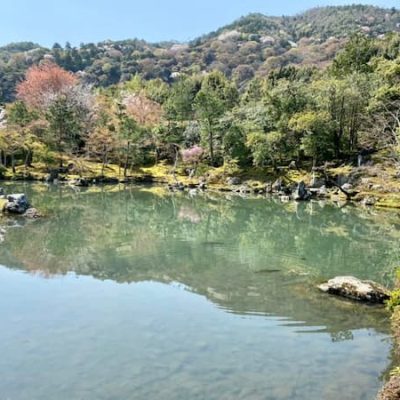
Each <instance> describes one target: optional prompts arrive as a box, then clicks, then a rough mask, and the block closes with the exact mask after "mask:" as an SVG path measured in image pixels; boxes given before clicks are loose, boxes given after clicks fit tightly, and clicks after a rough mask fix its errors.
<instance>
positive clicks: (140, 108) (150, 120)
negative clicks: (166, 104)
mask: <svg viewBox="0 0 400 400" xmlns="http://www.w3.org/2000/svg"><path fill="white" fill-rule="evenodd" d="M122 102H123V104H124V106H125V109H126V113H127V114H128V115H130V116H131V117H133V118H134V119H135V121H136V122H137V123H138V124H139V125H142V126H146V127H154V126H155V125H157V124H158V123H160V121H161V116H162V109H161V106H160V104H158V103H156V102H155V101H153V100H150V99H149V98H147V97H146V96H145V94H144V93H143V92H141V93H138V94H136V93H134V94H127V95H125V96H124V98H123V101H122Z"/></svg>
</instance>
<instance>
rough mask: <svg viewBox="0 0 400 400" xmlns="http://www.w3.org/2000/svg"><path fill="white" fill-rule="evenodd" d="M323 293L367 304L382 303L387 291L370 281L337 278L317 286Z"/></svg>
mask: <svg viewBox="0 0 400 400" xmlns="http://www.w3.org/2000/svg"><path fill="white" fill-rule="evenodd" d="M318 288H319V289H320V290H322V291H323V292H325V293H329V294H334V295H337V296H341V297H347V298H348V299H352V300H358V301H364V302H367V303H384V302H385V301H386V300H388V299H389V297H390V296H389V291H388V290H387V289H386V288H384V287H383V286H381V285H379V284H378V283H376V282H372V281H362V280H360V279H357V278H355V277H353V276H338V277H336V278H333V279H331V280H329V281H328V282H326V283H323V284H322V285H320V286H318Z"/></svg>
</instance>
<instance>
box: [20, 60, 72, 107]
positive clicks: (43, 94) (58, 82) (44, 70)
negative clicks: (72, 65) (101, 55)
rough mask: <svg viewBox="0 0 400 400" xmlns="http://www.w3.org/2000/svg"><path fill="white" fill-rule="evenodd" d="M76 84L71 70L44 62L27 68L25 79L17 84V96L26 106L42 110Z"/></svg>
mask: <svg viewBox="0 0 400 400" xmlns="http://www.w3.org/2000/svg"><path fill="white" fill-rule="evenodd" d="M77 84H78V79H77V78H76V77H75V76H74V75H73V74H72V73H71V72H68V71H65V70H64V69H62V68H61V67H59V66H58V65H56V64H53V63H50V62H45V63H43V64H41V65H37V66H33V67H31V68H29V69H28V71H27V72H26V74H25V80H24V81H23V82H21V83H20V84H19V85H18V86H17V98H18V99H20V100H22V101H23V102H24V103H25V104H26V105H27V106H29V107H32V108H34V109H38V110H41V111H43V110H47V108H48V107H49V106H50V105H51V103H52V102H53V101H54V100H55V99H56V98H57V97H58V96H60V95H65V94H66V93H67V92H68V91H69V90H70V88H71V87H73V86H75V85H77Z"/></svg>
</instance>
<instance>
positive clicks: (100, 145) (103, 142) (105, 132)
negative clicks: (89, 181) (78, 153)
mask: <svg viewBox="0 0 400 400" xmlns="http://www.w3.org/2000/svg"><path fill="white" fill-rule="evenodd" d="M117 146H118V141H117V138H116V136H115V132H113V131H112V130H110V129H109V128H108V127H107V126H99V127H97V128H96V129H94V130H93V131H92V132H90V134H89V136H88V138H87V141H86V150H87V153H88V155H89V156H91V157H93V156H94V157H96V158H97V157H98V158H100V160H101V164H102V166H101V176H102V177H104V170H105V167H106V165H107V163H108V161H109V158H110V155H112V154H113V152H114V151H115V149H116V148H117Z"/></svg>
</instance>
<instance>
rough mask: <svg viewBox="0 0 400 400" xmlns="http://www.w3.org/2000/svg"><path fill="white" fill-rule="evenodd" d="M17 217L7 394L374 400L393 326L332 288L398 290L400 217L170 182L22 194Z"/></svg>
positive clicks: (8, 308) (1, 302) (3, 259)
mask: <svg viewBox="0 0 400 400" xmlns="http://www.w3.org/2000/svg"><path fill="white" fill-rule="evenodd" d="M6 190H7V191H8V192H11V191H13V192H24V193H26V194H27V195H28V196H29V198H30V199H31V201H32V203H33V204H34V205H35V206H36V207H37V208H39V209H40V210H41V211H42V212H45V213H46V217H45V218H43V219H41V220H37V221H25V220H23V219H18V218H9V219H3V221H2V223H3V225H5V226H6V234H5V240H4V242H3V243H1V244H0V264H1V265H2V267H0V294H1V297H0V316H1V329H0V351H1V357H0V377H1V378H0V400H36V399H37V400H39V399H40V400H54V399H57V400H70V399H74V400H80V399H81V400H92V399H93V400H99V399H100V400H101V399H104V400H111V399H128V400H129V399H132V400H133V399H134V400H141V399H143V400H144V399H146V400H148V399H160V400H161V399H162V400H181V399H182V400H187V399H191V400H192V399H199V400H200V399H201V400H204V399H207V400H214V399H215V400H224V399H226V400H228V399H229V400H233V399H246V400H251V399H254V400H260V399H263V400H265V399H268V400H269V399H270V400H281V399H282V400H283V399H300V400H303V399H304V400H314V399H315V400H320V399H324V400H330V399H332V400H333V399H341V400H347V399H349V400H357V399H373V398H374V396H375V395H376V393H377V392H378V390H379V388H380V386H381V385H382V377H383V376H384V374H386V373H387V371H388V369H389V368H390V364H391V361H392V360H391V358H392V355H391V340H390V327H389V316H388V314H387V313H386V312H385V310H384V309H383V308H380V307H370V306H366V305H361V304H356V303H353V302H349V301H345V300H341V299H337V298H333V297H331V296H328V295H325V294H322V293H319V292H318V290H317V289H316V288H315V286H316V285H317V284H318V283H319V282H321V281H322V280H325V279H328V278H331V277H334V276H336V275H349V274H351V275H355V276H357V277H359V278H368V279H373V280H376V281H378V282H380V283H383V284H386V285H390V284H391V279H392V276H393V270H394V268H395V267H396V266H397V265H398V264H399V261H400V249H399V246H398V240H399V237H400V217H399V214H397V213H395V212H393V213H392V212H378V211H374V210H365V209H357V208H354V207H350V206H347V207H343V208H339V207H337V206H334V205H329V204H323V203H317V202H314V203H307V204H293V203H287V204H281V203H279V202H276V201H274V200H272V199H269V200H268V199H263V198H254V199H245V198H241V197H239V196H229V195H228V196H222V195H218V194H213V193H206V194H201V195H197V196H193V197H191V196H189V195H188V194H183V193H179V194H169V193H165V192H164V191H163V189H161V188H158V187H142V188H139V187H123V186H115V187H97V188H90V189H88V190H76V189H72V188H70V187H47V186H45V185H37V184H35V185H28V184H16V185H11V186H9V187H7V188H6Z"/></svg>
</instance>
